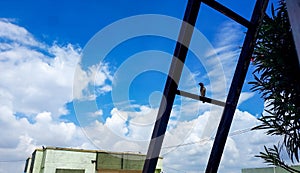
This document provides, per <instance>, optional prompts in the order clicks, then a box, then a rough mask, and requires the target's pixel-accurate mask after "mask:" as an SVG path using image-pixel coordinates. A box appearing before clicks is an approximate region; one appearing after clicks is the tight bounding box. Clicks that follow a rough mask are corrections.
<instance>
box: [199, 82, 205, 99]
mask: <svg viewBox="0 0 300 173" xmlns="http://www.w3.org/2000/svg"><path fill="white" fill-rule="evenodd" d="M199 85H200V95H201V97H205V93H206V88H205V87H204V84H203V83H202V82H200V83H199ZM203 103H204V101H203Z"/></svg>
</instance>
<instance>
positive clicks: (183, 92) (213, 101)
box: [176, 90, 225, 107]
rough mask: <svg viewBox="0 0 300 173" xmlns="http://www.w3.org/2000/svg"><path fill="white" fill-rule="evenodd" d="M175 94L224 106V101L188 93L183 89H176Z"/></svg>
mask: <svg viewBox="0 0 300 173" xmlns="http://www.w3.org/2000/svg"><path fill="white" fill-rule="evenodd" d="M176 94H177V95H180V96H184V97H188V98H191V99H194V100H200V101H203V102H207V103H211V104H214V105H218V106H223V107H224V106H225V102H222V101H219V100H215V99H211V98H208V97H202V96H199V95H196V94H192V93H188V92H185V91H180V90H177V92H176Z"/></svg>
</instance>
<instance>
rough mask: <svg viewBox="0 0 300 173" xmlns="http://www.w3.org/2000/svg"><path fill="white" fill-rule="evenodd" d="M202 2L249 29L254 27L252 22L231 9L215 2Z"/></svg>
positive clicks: (211, 0) (212, 0) (203, 0)
mask: <svg viewBox="0 0 300 173" xmlns="http://www.w3.org/2000/svg"><path fill="white" fill-rule="evenodd" d="M202 2H203V3H205V4H206V5H208V6H210V7H211V8H213V9H215V10H217V11H219V12H220V13H222V14H224V15H225V16H227V17H229V18H231V19H233V20H234V21H236V22H238V23H239V24H241V25H243V26H245V27H247V28H250V27H251V26H252V24H251V22H249V21H248V20H247V19H245V18H243V17H242V16H240V15H239V14H237V13H235V12H234V11H232V10H230V9H229V8H227V7H225V6H224V5H222V4H220V3H219V2H217V1H215V0H202Z"/></svg>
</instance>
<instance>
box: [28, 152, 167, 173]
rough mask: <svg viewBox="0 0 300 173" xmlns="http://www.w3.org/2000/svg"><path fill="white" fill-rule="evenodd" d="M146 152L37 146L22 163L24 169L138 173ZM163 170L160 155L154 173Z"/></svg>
mask: <svg viewBox="0 0 300 173" xmlns="http://www.w3.org/2000/svg"><path fill="white" fill-rule="evenodd" d="M145 158H146V155H143V154H138V153H128V152H108V151H102V150H83V149H72V148H58V147H46V148H43V149H36V150H35V151H34V152H33V153H32V156H31V157H30V158H28V159H27V160H26V163H25V170H24V172H25V173H140V172H142V169H143V165H144V161H145ZM160 172H162V158H159V160H158V164H157V167H156V170H155V173H160Z"/></svg>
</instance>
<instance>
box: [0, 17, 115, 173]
mask: <svg viewBox="0 0 300 173" xmlns="http://www.w3.org/2000/svg"><path fill="white" fill-rule="evenodd" d="M80 54H81V49H80V48H78V47H77V46H74V45H71V44H66V45H64V46H61V45H58V44H56V43H54V44H53V45H47V44H45V43H41V42H39V41H38V40H36V39H35V38H34V37H33V36H32V34H30V32H28V31H27V30H26V29H25V28H23V27H21V26H18V25H16V24H14V23H13V21H12V20H9V19H0V68H1V76H0V81H1V82H0V95H1V99H0V105H1V106H0V126H1V131H0V135H1V137H2V140H1V141H0V153H1V154H0V161H1V162H0V172H21V171H22V169H23V165H24V161H25V159H26V157H28V156H29V155H30V154H31V153H32V151H33V150H34V149H35V148H36V147H40V146H42V145H46V146H70V147H81V146H85V147H92V144H91V143H90V142H89V141H88V140H87V138H86V137H85V136H84V134H83V133H82V131H81V128H80V127H78V126H76V125H75V124H74V123H73V122H65V121H61V120H60V116H61V115H65V114H67V113H68V110H67V109H66V107H65V105H66V103H68V102H71V101H72V100H73V99H74V98H75V99H82V98H81V96H82V94H81V93H83V92H85V90H86V88H87V87H88V84H91V83H92V84H94V85H95V86H96V87H99V89H98V91H97V92H99V93H101V92H107V91H109V90H110V87H109V85H107V84H106V81H107V80H110V76H109V73H110V72H109V71H108V68H107V67H108V66H107V65H104V64H100V65H98V66H94V67H91V68H90V69H89V70H87V71H83V70H81V71H80V73H77V74H79V75H80V76H81V82H82V83H83V84H84V85H83V86H82V87H81V88H80V90H77V92H78V93H75V94H74V95H73V92H72V91H73V81H74V78H75V79H76V78H77V77H78V76H74V72H75V69H76V68H77V69H80V66H78V65H77V64H78V61H79V60H80ZM102 88H104V89H102ZM76 94H77V95H76ZM99 114H101V112H98V115H99ZM20 160H21V162H20ZM3 163H5V164H3Z"/></svg>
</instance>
